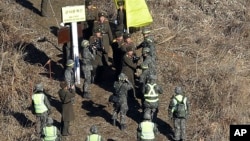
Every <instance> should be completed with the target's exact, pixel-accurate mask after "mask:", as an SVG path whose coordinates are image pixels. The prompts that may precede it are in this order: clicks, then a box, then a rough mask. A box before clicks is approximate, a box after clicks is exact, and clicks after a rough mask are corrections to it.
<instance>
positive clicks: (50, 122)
mask: <svg viewBox="0 0 250 141" xmlns="http://www.w3.org/2000/svg"><path fill="white" fill-rule="evenodd" d="M53 122H54V121H53V119H52V118H51V117H48V118H47V124H48V125H52V124H53Z"/></svg>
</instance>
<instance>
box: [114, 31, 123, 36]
mask: <svg viewBox="0 0 250 141" xmlns="http://www.w3.org/2000/svg"><path fill="white" fill-rule="evenodd" d="M115 36H116V37H121V36H123V32H122V31H116V32H115Z"/></svg>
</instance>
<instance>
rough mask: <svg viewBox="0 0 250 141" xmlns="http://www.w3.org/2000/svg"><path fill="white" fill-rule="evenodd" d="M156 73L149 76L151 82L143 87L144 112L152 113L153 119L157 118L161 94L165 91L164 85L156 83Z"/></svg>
mask: <svg viewBox="0 0 250 141" xmlns="http://www.w3.org/2000/svg"><path fill="white" fill-rule="evenodd" d="M155 81H156V75H150V76H149V82H147V83H146V85H145V88H144V89H143V94H144V100H145V101H144V103H143V105H144V108H145V109H144V114H150V115H151V119H152V120H154V121H155V120H156V118H157V113H158V106H159V94H162V93H163V90H162V87H161V86H159V85H158V84H156V82H155Z"/></svg>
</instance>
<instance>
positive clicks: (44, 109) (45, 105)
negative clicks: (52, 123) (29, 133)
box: [32, 83, 51, 136]
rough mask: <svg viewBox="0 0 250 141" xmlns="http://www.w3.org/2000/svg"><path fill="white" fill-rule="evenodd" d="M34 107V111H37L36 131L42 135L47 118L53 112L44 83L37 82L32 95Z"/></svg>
mask: <svg viewBox="0 0 250 141" xmlns="http://www.w3.org/2000/svg"><path fill="white" fill-rule="evenodd" d="M32 107H33V113H35V115H36V117H37V120H36V132H37V133H38V134H39V136H40V135H41V132H42V129H43V127H45V125H46V120H47V117H48V115H49V114H50V112H51V106H50V102H49V100H48V98H47V96H46V95H45V93H44V90H43V84H42V83H39V84H36V86H35V90H34V93H33V95H32Z"/></svg>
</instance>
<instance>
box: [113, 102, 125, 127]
mask: <svg viewBox="0 0 250 141" xmlns="http://www.w3.org/2000/svg"><path fill="white" fill-rule="evenodd" d="M114 108H115V109H114V112H113V116H112V119H113V121H114V122H116V120H117V117H118V114H119V113H120V124H121V125H122V124H123V125H124V124H126V114H127V111H128V104H127V103H126V102H124V103H115V104H114Z"/></svg>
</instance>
